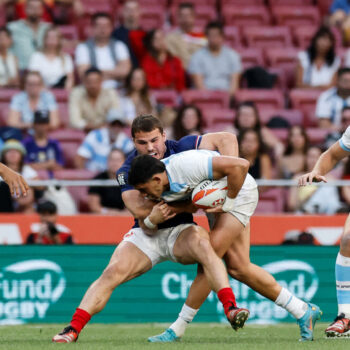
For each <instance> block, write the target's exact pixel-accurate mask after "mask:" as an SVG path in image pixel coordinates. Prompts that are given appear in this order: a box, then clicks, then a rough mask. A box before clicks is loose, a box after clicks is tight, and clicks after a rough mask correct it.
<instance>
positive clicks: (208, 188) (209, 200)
mask: <svg viewBox="0 0 350 350" xmlns="http://www.w3.org/2000/svg"><path fill="white" fill-rule="evenodd" d="M226 195H227V179H226V178H224V179H220V180H213V181H212V180H205V181H202V182H201V183H200V184H198V185H197V186H196V187H195V188H194V190H193V192H192V203H193V204H195V205H196V206H197V207H198V208H202V209H209V208H215V207H217V206H219V205H222V204H223V203H224V201H225V198H226Z"/></svg>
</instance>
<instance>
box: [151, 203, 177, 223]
mask: <svg viewBox="0 0 350 350" xmlns="http://www.w3.org/2000/svg"><path fill="white" fill-rule="evenodd" d="M175 215H176V214H175V213H173V211H172V210H171V208H169V206H168V205H167V204H166V203H164V202H163V201H162V202H159V203H158V204H156V205H155V206H154V207H153V209H152V211H151V214H150V215H149V219H150V220H151V222H152V223H153V224H154V225H158V224H161V223H162V222H164V221H166V220H169V219H171V218H173V217H174V216H175Z"/></svg>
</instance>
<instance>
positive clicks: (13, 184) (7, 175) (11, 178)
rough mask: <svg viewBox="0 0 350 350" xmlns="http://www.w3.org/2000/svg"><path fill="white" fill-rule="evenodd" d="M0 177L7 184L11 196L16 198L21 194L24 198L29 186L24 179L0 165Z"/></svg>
mask: <svg viewBox="0 0 350 350" xmlns="http://www.w3.org/2000/svg"><path fill="white" fill-rule="evenodd" d="M0 176H1V177H2V178H3V180H4V181H5V182H6V183H7V184H8V186H9V188H10V192H11V195H16V196H17V197H18V196H20V195H21V194H22V195H23V196H26V195H27V193H28V191H29V186H28V184H27V182H26V180H24V178H23V177H22V176H21V175H20V174H18V173H16V172H15V171H13V170H11V169H10V168H8V167H7V166H6V165H4V164H2V163H0Z"/></svg>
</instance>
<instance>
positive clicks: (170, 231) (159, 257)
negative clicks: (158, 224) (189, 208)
mask: <svg viewBox="0 0 350 350" xmlns="http://www.w3.org/2000/svg"><path fill="white" fill-rule="evenodd" d="M191 226H194V224H181V225H178V226H175V227H169V228H164V229H161V230H158V231H157V233H156V235H154V236H148V235H146V234H145V233H144V232H143V230H142V228H140V227H137V228H133V229H131V230H130V231H129V232H128V233H126V234H125V235H124V237H123V242H131V243H133V244H135V245H136V247H137V248H139V249H140V250H141V251H142V252H143V253H145V254H146V255H147V256H148V258H149V259H150V260H151V261H152V266H155V265H157V264H159V263H160V262H162V261H165V260H171V261H174V262H177V260H176V258H175V256H174V253H173V249H174V245H175V242H176V240H177V238H178V237H179V235H180V233H181V232H182V231H183V230H185V229H186V228H188V227H191Z"/></svg>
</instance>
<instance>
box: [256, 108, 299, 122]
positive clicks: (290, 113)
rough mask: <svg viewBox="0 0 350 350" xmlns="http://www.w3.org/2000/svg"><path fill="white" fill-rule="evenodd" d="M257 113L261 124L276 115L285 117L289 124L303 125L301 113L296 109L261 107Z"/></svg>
mask: <svg viewBox="0 0 350 350" xmlns="http://www.w3.org/2000/svg"><path fill="white" fill-rule="evenodd" d="M259 115H260V120H261V123H262V124H267V123H268V122H269V121H270V120H271V118H272V117H275V116H278V117H281V118H282V119H285V120H286V121H287V122H288V123H289V124H290V125H291V126H293V125H303V113H302V112H300V111H299V110H297V109H275V110H268V109H261V110H260V111H259Z"/></svg>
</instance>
